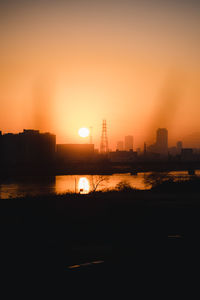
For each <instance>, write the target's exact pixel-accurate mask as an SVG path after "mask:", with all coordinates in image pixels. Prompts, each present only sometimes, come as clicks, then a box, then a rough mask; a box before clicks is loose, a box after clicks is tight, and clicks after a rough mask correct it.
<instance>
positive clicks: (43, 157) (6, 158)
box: [0, 129, 56, 167]
mask: <svg viewBox="0 0 200 300" xmlns="http://www.w3.org/2000/svg"><path fill="white" fill-rule="evenodd" d="M0 140H1V142H0V144H1V164H2V165H6V166H20V167H22V166H24V165H26V166H34V167H35V166H40V165H44V164H49V163H52V162H53V161H54V160H55V154H56V136H55V135H53V134H50V133H40V132H39V130H31V129H28V130H27V129H24V131H23V132H20V133H18V134H13V133H6V134H3V135H1V136H0Z"/></svg>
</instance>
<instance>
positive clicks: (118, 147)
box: [116, 141, 124, 151]
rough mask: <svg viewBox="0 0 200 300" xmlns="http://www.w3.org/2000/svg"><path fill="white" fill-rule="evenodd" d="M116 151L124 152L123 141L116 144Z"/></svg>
mask: <svg viewBox="0 0 200 300" xmlns="http://www.w3.org/2000/svg"><path fill="white" fill-rule="evenodd" d="M116 150H118V151H123V150H124V143H123V141H118V142H117V146H116Z"/></svg>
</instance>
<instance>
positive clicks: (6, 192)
mask: <svg viewBox="0 0 200 300" xmlns="http://www.w3.org/2000/svg"><path fill="white" fill-rule="evenodd" d="M196 175H197V176H200V171H197V172H196ZM163 177H164V178H168V177H170V178H173V179H174V180H188V179H189V178H190V175H188V172H185V171H179V172H169V173H167V174H166V173H138V174H137V175H131V174H130V173H126V174H113V175H105V176H102V175H61V176H52V177H48V176H46V177H40V176H38V177H19V178H17V179H13V180H9V181H5V182H1V183H0V199H9V198H16V197H24V196H30V195H31V196H36V195H45V194H49V193H56V194H60V193H67V192H72V193H74V192H75V193H82V194H87V193H89V192H91V191H93V190H94V189H95V190H97V191H102V190H112V189H116V188H117V186H118V185H119V184H122V185H124V184H126V185H128V186H131V187H133V188H136V189H141V190H145V189H149V188H151V186H152V182H153V180H155V178H161V179H162V178H163Z"/></svg>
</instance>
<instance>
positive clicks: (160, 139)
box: [156, 128, 168, 155]
mask: <svg viewBox="0 0 200 300" xmlns="http://www.w3.org/2000/svg"><path fill="white" fill-rule="evenodd" d="M156 148H157V151H158V152H159V153H160V154H164V155H166V154H167V153H168V131H167V129H166V128H158V129H157V132H156Z"/></svg>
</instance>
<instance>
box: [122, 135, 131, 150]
mask: <svg viewBox="0 0 200 300" xmlns="http://www.w3.org/2000/svg"><path fill="white" fill-rule="evenodd" d="M124 148H125V151H130V150H133V136H132V135H127V136H125V139H124Z"/></svg>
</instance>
